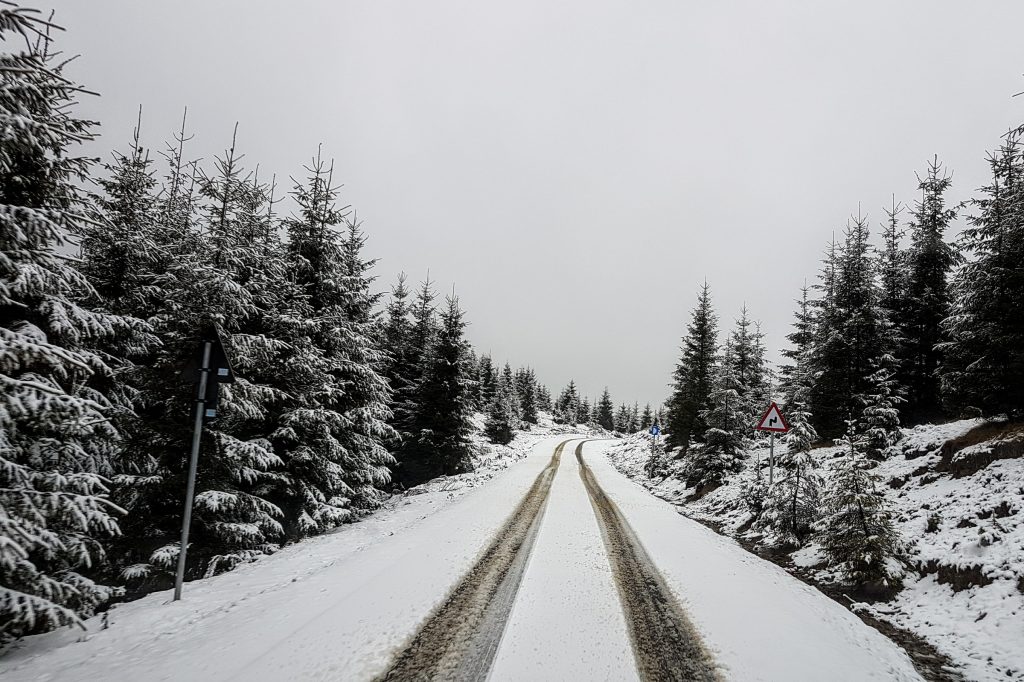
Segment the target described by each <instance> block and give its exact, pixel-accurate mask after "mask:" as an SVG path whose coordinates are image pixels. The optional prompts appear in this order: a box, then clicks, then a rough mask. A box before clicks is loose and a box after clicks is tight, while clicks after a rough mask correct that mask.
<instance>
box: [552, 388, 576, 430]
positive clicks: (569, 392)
mask: <svg viewBox="0 0 1024 682" xmlns="http://www.w3.org/2000/svg"><path fill="white" fill-rule="evenodd" d="M579 403H580V397H579V393H577V391H576V382H575V381H573V380H571V379H570V380H569V385H568V386H566V387H565V388H564V389H562V392H561V393H560V394H559V395H558V400H556V401H555V406H554V418H555V421H556V422H557V423H559V424H576V423H577V422H576V413H577V412H578V411H579Z"/></svg>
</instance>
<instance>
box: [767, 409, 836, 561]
mask: <svg viewBox="0 0 1024 682" xmlns="http://www.w3.org/2000/svg"><path fill="white" fill-rule="evenodd" d="M786 415H787V419H788V421H789V426H790V429H789V431H788V432H787V433H786V435H785V436H784V437H783V442H784V443H785V445H786V448H785V449H784V450H783V451H782V452H781V453H780V454H779V458H778V463H779V470H780V472H781V474H782V475H781V476H780V477H779V478H778V479H777V480H776V482H775V484H774V485H773V486H772V487H771V488H770V489H769V490H768V492H767V495H766V497H765V499H764V502H763V511H762V514H761V517H760V519H759V523H760V524H761V525H763V526H767V527H770V528H772V529H773V530H774V531H775V532H776V533H777V534H778V536H779V538H780V540H781V541H782V542H783V543H786V544H790V545H796V546H799V545H802V544H803V543H804V541H805V540H806V539H807V538H808V537H810V535H811V532H812V529H813V525H814V523H815V521H816V520H817V518H818V512H819V505H820V503H821V486H822V479H821V476H820V474H818V472H817V462H815V460H814V457H813V456H812V455H811V448H812V446H813V445H814V443H815V442H816V441H817V440H818V434H817V433H816V432H815V431H814V427H813V426H811V415H810V413H808V412H807V410H806V409H805V408H804V406H803V405H802V404H801V403H791V404H788V405H787V406H786Z"/></svg>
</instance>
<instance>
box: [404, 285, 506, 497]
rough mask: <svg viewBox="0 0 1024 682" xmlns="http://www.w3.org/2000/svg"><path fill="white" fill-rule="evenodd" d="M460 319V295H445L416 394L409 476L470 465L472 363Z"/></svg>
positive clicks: (420, 478)
mask: <svg viewBox="0 0 1024 682" xmlns="http://www.w3.org/2000/svg"><path fill="white" fill-rule="evenodd" d="M462 318H463V313H462V310H460V309H459V301H458V299H457V298H455V297H454V296H449V297H448V299H447V306H446V308H445V310H444V311H443V312H442V313H441V316H440V321H439V324H438V328H437V334H436V339H435V341H434V343H432V344H431V345H430V349H429V352H428V354H427V357H426V363H425V371H424V374H423V378H422V379H421V381H420V384H419V391H418V393H417V405H416V411H415V413H414V420H413V424H414V427H415V428H414V430H413V431H412V433H411V437H412V441H411V443H410V444H409V445H410V450H409V456H408V459H406V460H405V461H403V467H404V468H405V474H406V475H407V476H410V479H409V480H410V481H416V482H419V481H425V480H427V479H430V478H433V477H435V476H439V475H442V474H445V475H450V474H460V473H464V472H467V471H471V470H472V468H473V464H472V459H471V456H472V444H471V442H470V434H471V433H472V430H473V426H472V422H471V421H470V419H471V417H472V413H473V405H472V404H471V400H470V384H471V382H472V379H471V378H470V377H471V368H470V367H468V366H467V365H466V349H467V344H466V340H465V338H464V337H463V333H464V329H465V327H466V323H465V322H464V321H463V319H462ZM509 373H510V374H511V372H509Z"/></svg>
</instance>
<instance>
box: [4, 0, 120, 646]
mask: <svg viewBox="0 0 1024 682" xmlns="http://www.w3.org/2000/svg"><path fill="white" fill-rule="evenodd" d="M47 31H48V24H47V22H46V21H44V20H43V19H42V18H41V17H40V16H39V15H38V14H37V13H36V12H34V11H33V10H29V9H24V8H19V7H17V6H15V5H9V6H3V7H0V37H2V38H3V39H4V40H11V41H12V42H14V41H16V40H22V39H23V40H24V42H25V43H26V44H27V45H28V47H26V49H25V50H23V51H21V52H17V53H6V52H4V53H0V129H2V130H3V143H2V147H0V538H2V541H0V642H5V641H7V640H9V639H10V638H13V637H19V636H22V635H26V634H31V633H33V632H39V631H42V630H45V629H48V628H51V627H55V626H58V625H65V624H72V623H79V622H80V618H81V617H85V616H88V615H91V614H92V613H93V612H94V610H95V609H96V607H97V606H99V605H100V604H102V603H103V602H105V601H107V600H108V599H109V598H110V597H111V596H112V595H113V593H114V591H113V590H112V589H110V588H107V587H103V586H101V585H98V584H96V583H95V582H94V581H93V580H92V579H90V577H88V575H89V573H90V572H91V571H94V570H95V569H97V568H98V567H100V566H101V565H102V564H103V563H104V551H103V542H104V541H105V540H106V539H107V538H110V537H112V536H115V535H117V534H118V532H119V530H118V524H117V521H116V520H115V519H116V517H117V516H118V513H119V511H120V510H119V509H118V508H117V507H115V506H114V505H113V504H112V503H111V502H110V500H109V499H108V496H107V490H108V485H109V479H108V477H109V476H110V475H111V473H112V458H113V457H114V456H115V454H116V452H117V448H118V434H117V432H116V431H115V429H114V427H113V426H112V424H111V422H110V420H109V416H110V412H111V408H112V406H111V404H110V401H109V400H108V399H107V398H106V397H105V392H106V388H107V386H108V385H109V383H110V381H111V377H112V370H111V367H110V366H109V365H108V363H107V362H106V361H105V359H104V357H103V356H102V355H101V354H100V353H98V352H97V351H96V348H97V347H98V346H99V345H101V344H103V343H105V342H109V341H110V340H111V339H113V338H115V337H116V336H118V335H121V334H127V333H128V331H129V328H130V326H131V324H132V323H131V322H130V321H129V320H126V319H125V318H122V317H119V316H116V315H112V314H105V313H101V312H97V311H95V310H93V309H90V308H89V307H87V306H86V305H85V304H84V302H85V300H86V299H90V298H93V297H94V296H95V291H94V290H93V289H92V287H91V286H90V284H89V282H88V281H87V280H86V278H85V277H84V276H83V275H82V274H81V273H79V272H78V271H76V270H75V269H74V268H73V267H72V266H71V264H70V259H69V258H68V256H67V255H66V249H67V247H68V246H69V245H71V244H73V243H74V240H76V239H79V238H81V237H82V235H83V234H84V233H85V232H86V229H85V228H86V220H85V218H84V217H83V216H85V215H87V214H89V213H90V212H91V209H90V207H89V205H88V202H87V199H86V198H85V197H84V196H83V194H82V192H81V191H80V190H79V189H78V183H81V182H84V181H85V180H86V178H87V177H88V176H89V172H90V166H91V163H92V160H91V159H88V158H86V157H83V156H78V155H76V148H75V145H78V144H80V143H83V142H87V141H89V140H91V139H92V137H93V134H92V128H93V125H94V124H93V123H91V122H89V121H86V120H82V119H79V118H76V117H75V114H74V107H75V105H76V100H75V98H76V95H77V94H78V92H80V91H81V88H79V87H78V86H77V85H75V84H74V83H73V82H72V81H70V80H69V79H67V78H66V77H65V76H64V75H63V72H62V62H61V61H59V60H58V59H57V58H56V56H55V54H54V53H53V52H51V51H50V42H49V37H48V35H47ZM62 251H63V253H62Z"/></svg>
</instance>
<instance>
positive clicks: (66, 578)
mask: <svg viewBox="0 0 1024 682" xmlns="http://www.w3.org/2000/svg"><path fill="white" fill-rule="evenodd" d="M0 32H2V33H3V36H2V37H3V39H4V48H5V52H4V53H3V54H2V55H0V130H2V140H0V142H2V145H0V334H2V339H0V383H2V387H0V542H2V544H0V639H3V640H9V639H11V638H14V637H19V636H22V635H25V634H31V633H34V632H40V631H43V630H47V629H50V628H52V627H55V626H58V625H66V624H74V623H77V622H79V619H80V618H82V617H85V616H88V615H91V614H92V613H94V612H95V611H96V609H97V608H100V607H102V606H103V605H104V604H105V603H107V602H109V601H110V600H111V599H115V598H131V597H134V596H139V595H142V594H144V593H146V592H150V591H153V590H157V589H166V588H167V587H168V586H170V585H171V584H172V583H173V580H174V571H175V566H176V563H177V559H178V554H179V546H180V533H181V523H182V505H183V499H184V490H185V483H186V474H187V469H188V459H189V448H188V444H189V441H190V438H191V434H192V410H193V409H194V404H195V402H194V399H195V395H196V385H195V383H194V381H193V378H192V376H191V375H189V373H188V372H187V371H186V367H188V366H189V363H190V361H192V359H193V358H194V357H195V355H196V351H197V348H199V347H200V346H201V340H202V339H203V338H204V336H203V335H204V334H206V333H208V330H211V329H213V330H216V332H217V333H218V334H219V336H220V338H221V339H222V340H223V344H224V348H225V351H226V354H227V356H228V358H229V359H230V363H231V365H232V370H233V372H234V374H235V376H236V381H234V382H233V383H230V384H224V385H223V386H222V387H220V391H219V400H218V405H217V409H216V417H215V418H213V419H208V420H207V421H206V425H205V428H204V429H203V431H202V441H201V452H202V456H201V463H200V466H199V469H198V478H197V482H196V493H195V504H194V511H193V517H192V527H191V536H190V541H189V552H188V564H187V568H186V579H194V578H200V577H206V576H211V575H214V574H216V573H219V572H222V571H226V570H230V569H231V568H232V567H234V566H235V565H237V564H239V563H240V562H247V561H250V560H252V559H254V558H256V557H259V556H261V555H265V554H268V553H272V552H274V551H275V550H276V549H277V548H279V547H280V546H281V545H282V544H284V543H288V542H295V541H298V540H301V539H302V538H305V537H308V536H311V535H315V534H319V533H323V532H325V531H328V530H330V529H332V528H335V527H337V526H338V525H339V524H343V523H345V522H348V521H351V520H354V519H356V518H358V517H359V516H360V515H362V514H364V513H366V512H367V511H368V510H372V509H374V508H375V507H376V506H378V505H379V504H380V502H381V501H382V500H383V499H385V498H386V497H387V496H388V495H390V494H391V493H392V492H393V491H394V490H396V489H398V490H400V489H404V488H409V487H412V486H415V485H417V484H419V483H422V482H424V481H426V480H428V479H430V478H433V477H436V476H439V475H444V474H457V473H461V472H464V471H468V470H469V469H471V468H472V466H473V464H472V454H473V446H472V443H471V441H470V435H471V433H472V430H473V426H472V424H471V418H472V416H473V415H474V414H475V413H476V412H484V413H485V414H486V415H487V428H486V432H487V435H488V436H490V437H491V439H492V440H493V441H494V442H498V443H506V442H508V441H509V440H511V438H512V435H513V434H512V432H513V430H515V429H519V428H521V426H522V425H523V424H526V425H527V426H528V425H529V424H531V423H536V422H537V412H538V410H541V409H550V402H551V399H550V396H549V393H548V391H547V389H546V388H545V387H543V386H542V385H541V384H540V383H539V382H538V380H537V377H536V376H535V374H534V372H533V370H531V369H528V368H521V369H519V370H517V371H515V372H513V370H512V369H511V367H510V366H508V365H505V367H504V369H503V370H501V369H498V368H497V367H495V366H494V363H493V362H492V360H491V358H490V357H489V356H487V355H484V356H482V357H479V356H478V355H477V353H476V352H475V351H474V350H473V349H472V348H471V347H470V345H469V343H468V341H467V340H466V337H465V328H466V325H467V321H466V319H465V313H464V311H463V310H462V309H461V307H460V305H459V300H458V298H457V297H456V296H455V295H454V294H453V295H451V296H447V297H445V298H443V299H442V298H439V296H438V294H437V292H436V291H435V288H434V284H433V283H432V282H431V281H430V280H429V278H427V279H425V280H424V281H423V282H421V283H420V284H419V285H417V286H416V287H412V288H411V287H410V286H409V283H408V281H407V279H406V277H405V276H404V275H402V276H400V277H399V279H398V281H397V282H396V283H395V284H394V286H393V287H392V289H391V291H390V295H389V296H388V297H387V299H386V300H384V298H383V297H382V295H381V294H380V293H377V291H376V281H375V276H374V274H373V268H374V264H375V260H374V258H373V257H371V256H369V255H367V254H366V253H365V248H364V247H365V243H366V239H367V236H366V233H365V232H364V230H363V226H362V225H361V223H360V222H359V221H357V220H356V218H355V217H354V216H355V213H354V211H353V210H352V209H351V208H350V207H349V206H347V205H345V204H344V201H343V199H342V198H341V197H340V196H339V191H338V185H339V179H338V178H336V177H335V176H334V173H333V166H332V163H331V162H330V161H329V160H327V159H325V158H323V157H322V156H321V154H320V151H319V150H306V151H312V155H311V157H310V160H309V161H307V162H306V164H305V165H304V166H303V173H302V174H301V175H299V176H297V177H296V179H295V180H293V181H292V183H291V185H290V186H287V187H282V186H280V184H278V183H276V182H275V181H274V180H269V181H268V179H267V178H266V177H265V176H264V175H261V174H258V173H257V172H256V171H255V170H254V169H255V165H254V164H253V163H252V162H251V161H249V160H248V159H247V158H246V156H245V154H244V153H243V152H242V141H241V139H242V136H241V135H240V134H239V132H238V126H236V128H235V136H234V137H233V138H232V139H230V140H226V144H225V149H224V151H223V152H222V153H221V154H220V155H218V156H217V157H216V158H215V159H213V160H212V162H210V163H200V162H197V161H193V160H191V156H190V149H189V140H190V138H191V137H192V133H191V131H190V130H189V128H188V120H187V117H186V118H183V121H182V126H181V129H180V130H178V131H176V132H175V133H173V134H172V135H170V136H169V142H167V143H165V145H164V148H163V149H162V150H159V151H156V152H154V151H153V150H152V148H150V147H147V146H146V145H145V144H144V143H143V138H142V135H141V131H140V129H141V126H142V123H143V121H142V117H141V110H140V117H139V127H137V128H136V129H135V131H134V134H133V135H132V136H131V137H130V138H129V139H128V140H127V141H126V143H125V144H124V145H123V147H122V148H120V149H118V150H116V151H114V152H113V153H112V155H111V157H110V159H109V160H108V161H106V162H102V161H100V160H98V159H94V158H90V157H88V156H86V155H85V152H84V151H83V147H84V145H85V144H86V143H89V142H91V141H92V140H93V138H94V136H95V134H96V132H97V129H98V125H99V124H98V123H97V122H94V121H88V120H82V119H80V118H77V117H76V114H75V104H76V101H77V100H78V98H79V97H80V96H83V93H86V94H85V95H84V96H92V94H91V93H88V90H87V88H85V87H83V86H80V85H79V84H77V83H75V82H73V81H71V80H69V79H68V76H67V74H66V73H65V71H64V68H63V67H64V64H65V57H62V56H60V55H59V52H58V51H57V46H55V45H54V43H53V38H54V35H52V34H55V33H57V27H56V26H54V25H53V24H51V23H50V22H49V20H47V19H46V17H45V16H43V15H40V14H39V13H38V12H35V11H33V10H30V9H26V8H19V7H16V6H13V5H11V6H8V5H6V4H5V5H3V6H2V7H0ZM8 46H10V47H11V48H16V49H13V50H11V51H7V50H8ZM19 46H20V47H19ZM301 157H302V154H301V153H299V155H298V158H301ZM285 195H287V196H285ZM283 199H286V200H287V204H288V205H290V206H291V207H292V208H291V209H290V210H288V211H286V212H281V211H280V210H279V209H280V204H281V203H284V202H283V201H282V200H283Z"/></svg>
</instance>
